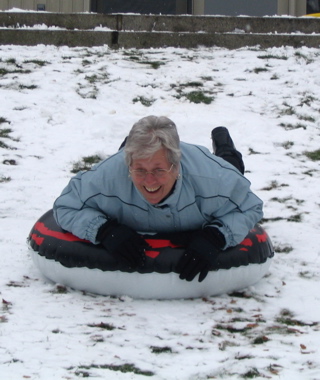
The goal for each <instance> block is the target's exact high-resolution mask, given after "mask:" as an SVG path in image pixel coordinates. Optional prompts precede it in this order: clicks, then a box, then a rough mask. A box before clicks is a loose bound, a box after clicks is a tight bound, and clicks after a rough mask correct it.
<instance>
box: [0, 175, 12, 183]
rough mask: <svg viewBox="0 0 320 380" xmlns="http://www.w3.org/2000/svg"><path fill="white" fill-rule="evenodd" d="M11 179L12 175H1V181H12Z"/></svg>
mask: <svg viewBox="0 0 320 380" xmlns="http://www.w3.org/2000/svg"><path fill="white" fill-rule="evenodd" d="M10 181H11V177H4V176H2V175H0V183H5V182H10Z"/></svg>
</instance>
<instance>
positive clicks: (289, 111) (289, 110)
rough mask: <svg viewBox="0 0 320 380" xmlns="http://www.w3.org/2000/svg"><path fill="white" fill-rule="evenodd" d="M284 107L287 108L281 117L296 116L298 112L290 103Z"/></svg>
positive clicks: (281, 113)
mask: <svg viewBox="0 0 320 380" xmlns="http://www.w3.org/2000/svg"><path fill="white" fill-rule="evenodd" d="M283 105H284V106H285V107H286V108H285V109H284V110H282V111H281V112H280V115H295V114H296V110H295V109H294V108H293V107H292V106H290V105H289V104H288V103H286V102H284V103H283Z"/></svg>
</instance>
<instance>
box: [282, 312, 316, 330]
mask: <svg viewBox="0 0 320 380" xmlns="http://www.w3.org/2000/svg"><path fill="white" fill-rule="evenodd" d="M276 322H278V323H280V324H283V325H286V326H300V327H303V326H311V327H312V326H318V325H319V323H318V322H311V323H310V322H309V323H308V322H303V321H300V320H298V319H295V318H294V313H293V312H291V311H290V310H288V309H283V310H281V312H280V315H279V317H277V318H276Z"/></svg>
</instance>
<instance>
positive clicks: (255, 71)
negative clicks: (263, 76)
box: [253, 67, 269, 74]
mask: <svg viewBox="0 0 320 380" xmlns="http://www.w3.org/2000/svg"><path fill="white" fill-rule="evenodd" d="M266 71H269V70H268V69H267V68H266V67H255V68H254V69H253V72H254V73H255V74H259V73H263V72H266Z"/></svg>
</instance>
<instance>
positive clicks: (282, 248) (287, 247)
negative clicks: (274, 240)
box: [274, 245, 293, 253]
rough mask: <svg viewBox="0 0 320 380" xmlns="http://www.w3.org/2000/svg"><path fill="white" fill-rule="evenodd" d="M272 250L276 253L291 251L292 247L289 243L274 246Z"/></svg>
mask: <svg viewBox="0 0 320 380" xmlns="http://www.w3.org/2000/svg"><path fill="white" fill-rule="evenodd" d="M274 250H275V251H276V252H277V253H290V252H292V251H293V247H292V246H291V245H284V246H274Z"/></svg>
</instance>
